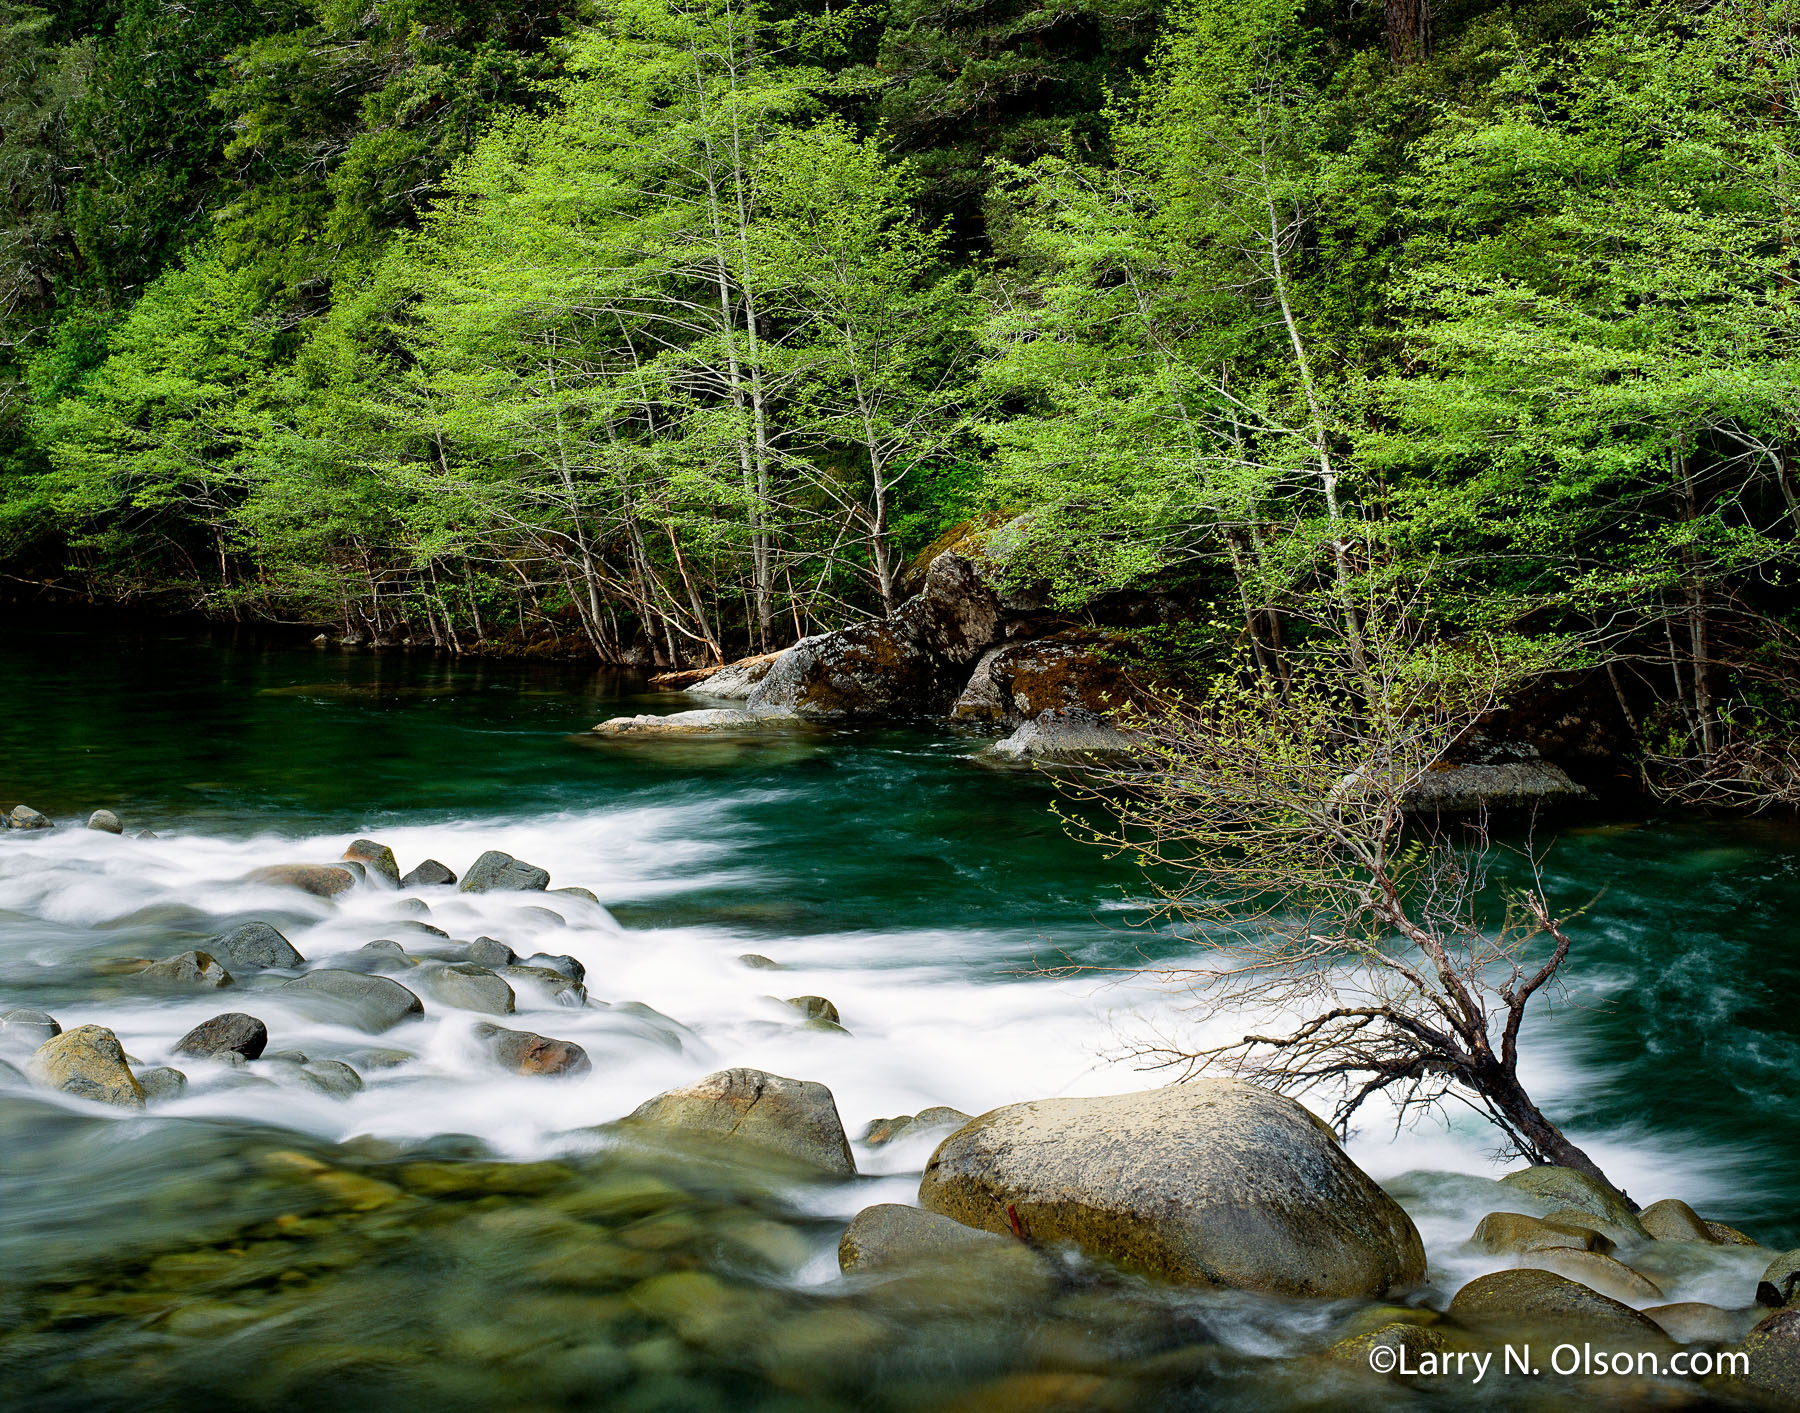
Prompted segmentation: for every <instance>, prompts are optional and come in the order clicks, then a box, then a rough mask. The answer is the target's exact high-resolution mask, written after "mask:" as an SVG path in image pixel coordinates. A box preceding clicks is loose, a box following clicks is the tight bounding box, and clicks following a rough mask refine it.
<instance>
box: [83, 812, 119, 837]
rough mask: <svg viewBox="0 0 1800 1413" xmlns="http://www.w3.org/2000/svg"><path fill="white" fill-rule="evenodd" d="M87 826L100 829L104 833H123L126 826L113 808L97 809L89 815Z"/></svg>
mask: <svg viewBox="0 0 1800 1413" xmlns="http://www.w3.org/2000/svg"><path fill="white" fill-rule="evenodd" d="M87 827H88V828H89V829H98V830H99V831H100V832H101V833H102V834H123V833H124V832H125V826H124V825H123V824H121V823H120V822H119V817H118V815H116V814H114V813H113V812H112V811H111V810H95V811H94V812H93V813H92V814H90V815H89V816H88V822H87Z"/></svg>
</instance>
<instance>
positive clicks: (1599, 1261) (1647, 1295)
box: [1520, 1247, 1667, 1305]
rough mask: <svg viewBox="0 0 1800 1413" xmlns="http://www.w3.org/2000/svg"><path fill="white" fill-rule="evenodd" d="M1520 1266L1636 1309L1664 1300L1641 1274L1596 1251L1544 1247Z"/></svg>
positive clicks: (1659, 1289)
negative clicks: (1554, 1275)
mask: <svg viewBox="0 0 1800 1413" xmlns="http://www.w3.org/2000/svg"><path fill="white" fill-rule="evenodd" d="M1520 1264H1521V1265H1529V1266H1534V1267H1536V1268H1538V1269H1540V1270H1546V1271H1555V1272H1556V1273H1557V1274H1558V1275H1560V1276H1567V1277H1568V1278H1569V1279H1570V1280H1572V1281H1580V1282H1581V1284H1583V1285H1585V1286H1587V1287H1588V1288H1589V1289H1590V1290H1597V1291H1599V1292H1600V1293H1601V1294H1602V1295H1610V1296H1611V1297H1612V1298H1613V1299H1614V1300H1623V1301H1626V1302H1627V1303H1633V1304H1637V1305H1657V1304H1661V1303H1662V1301H1663V1300H1665V1299H1666V1298H1667V1297H1666V1296H1664V1294H1663V1291H1662V1287H1661V1286H1659V1285H1658V1284H1657V1283H1656V1282H1655V1281H1653V1280H1651V1279H1650V1278H1649V1277H1648V1276H1646V1275H1644V1274H1643V1273H1642V1272H1641V1271H1634V1270H1633V1269H1632V1268H1631V1267H1630V1266H1627V1265H1626V1264H1625V1263H1624V1262H1623V1261H1619V1260H1616V1259H1614V1258H1613V1257H1611V1256H1607V1255H1604V1254H1602V1253H1601V1252H1598V1251H1577V1250H1575V1249H1573V1248H1569V1247H1560V1248H1559V1247H1546V1248H1543V1249H1540V1250H1537V1251H1534V1252H1532V1253H1531V1255H1530V1256H1529V1257H1526V1258H1523V1259H1522V1260H1521V1262H1520Z"/></svg>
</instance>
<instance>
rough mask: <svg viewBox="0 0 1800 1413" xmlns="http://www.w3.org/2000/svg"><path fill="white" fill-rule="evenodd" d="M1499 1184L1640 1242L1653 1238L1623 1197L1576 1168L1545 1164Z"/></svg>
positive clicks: (1523, 1170)
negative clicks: (1580, 1214)
mask: <svg viewBox="0 0 1800 1413" xmlns="http://www.w3.org/2000/svg"><path fill="white" fill-rule="evenodd" d="M1500 1181H1501V1182H1502V1183H1503V1184H1504V1185H1505V1186H1507V1187H1512V1188H1517V1189H1518V1190H1519V1191H1520V1192H1529V1193H1530V1194H1531V1195H1532V1196H1534V1197H1538V1198H1542V1199H1543V1200H1544V1201H1546V1202H1549V1203H1553V1204H1555V1205H1556V1206H1558V1207H1573V1208H1575V1209H1576V1210H1577V1211H1582V1212H1587V1213H1590V1214H1591V1215H1593V1216H1596V1217H1599V1218H1601V1219H1602V1220H1603V1221H1607V1222H1611V1223H1612V1224H1613V1225H1614V1226H1618V1227H1623V1228H1624V1229H1625V1230H1626V1231H1628V1232H1630V1233H1631V1234H1632V1235H1633V1236H1635V1237H1637V1238H1638V1239H1639V1240H1644V1239H1647V1238H1648V1237H1649V1235H1650V1233H1649V1232H1647V1231H1645V1230H1644V1224H1643V1223H1642V1222H1641V1221H1639V1220H1638V1215H1637V1213H1636V1212H1634V1211H1633V1210H1632V1208H1631V1203H1630V1202H1629V1201H1627V1200H1626V1198H1625V1194H1624V1193H1622V1192H1620V1191H1619V1190H1618V1189H1617V1188H1615V1187H1612V1186H1610V1185H1608V1184H1607V1183H1604V1182H1602V1181H1600V1180H1599V1179H1598V1178H1592V1177H1589V1176H1588V1175H1587V1174H1586V1173H1578V1172H1576V1171H1575V1170H1574V1169H1573V1168H1559V1167H1557V1166H1555V1165H1554V1164H1549V1163H1544V1164H1539V1165H1536V1166H1534V1167H1529V1168H1520V1169H1519V1170H1518V1171H1517V1172H1513V1173H1508V1174H1507V1175H1506V1176H1505V1177H1503V1178H1501V1179H1500Z"/></svg>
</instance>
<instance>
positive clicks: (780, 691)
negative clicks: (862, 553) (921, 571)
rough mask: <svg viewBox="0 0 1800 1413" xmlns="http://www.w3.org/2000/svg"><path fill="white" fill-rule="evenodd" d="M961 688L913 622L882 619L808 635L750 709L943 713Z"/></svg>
mask: <svg viewBox="0 0 1800 1413" xmlns="http://www.w3.org/2000/svg"><path fill="white" fill-rule="evenodd" d="M960 687H961V682H960V680H959V678H958V676H957V675H956V674H954V673H952V672H951V671H950V668H949V664H947V663H946V662H945V661H944V660H943V659H941V658H939V657H937V656H936V655H935V654H933V652H932V651H931V649H930V648H929V647H928V646H927V645H926V643H925V642H924V641H923V640H922V639H921V638H920V637H919V635H918V633H917V632H916V631H915V630H914V628H913V626H912V624H911V623H910V621H902V620H899V619H892V618H890V619H880V620H877V621H875V622H871V623H856V624H852V625H851V626H850V627H848V628H840V629H838V630H837V631H836V632H835V633H821V634H818V635H816V636H814V637H811V638H802V639H801V640H800V641H799V642H797V643H795V644H794V646H793V647H791V648H789V649H788V650H787V651H786V652H784V653H782V654H781V656H780V657H779V658H777V659H776V661H775V665H774V666H773V667H771V668H770V669H769V673H768V675H767V676H766V677H764V678H763V680H762V681H761V682H760V683H759V684H758V685H757V688H756V690H755V691H754V692H752V693H751V694H750V699H749V703H748V709H749V711H750V712H751V713H752V714H753V715H763V716H767V715H769V714H771V713H775V714H781V715H787V716H797V717H799V718H800V719H801V720H803V721H880V720H892V719H902V718H907V717H919V716H941V715H942V714H943V713H944V712H945V711H947V710H948V709H949V706H950V703H951V702H952V701H953V700H954V699H955V697H956V693H957V691H958V690H959V689H960Z"/></svg>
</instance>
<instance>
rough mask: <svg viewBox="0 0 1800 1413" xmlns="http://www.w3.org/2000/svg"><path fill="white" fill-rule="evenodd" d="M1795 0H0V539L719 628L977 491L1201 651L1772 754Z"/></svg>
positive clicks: (269, 612)
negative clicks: (1411, 639) (1357, 668)
mask: <svg viewBox="0 0 1800 1413" xmlns="http://www.w3.org/2000/svg"><path fill="white" fill-rule="evenodd" d="M1797 21H1800V11H1797V10H1796V8H1795V6H1794V4H1793V3H1792V0H1774V3H1763V2H1762V0H1759V2H1758V3H1754V4H1753V3H1750V2H1749V0H1717V3H1697V2H1695V0H1587V3H1574V0H1543V3H1540V4H1538V5H1535V6H1532V5H1518V6H1509V5H1504V4H1481V3H1463V4H1459V5H1451V6H1447V7H1437V8H1431V7H1424V6H1420V5H1418V4H1416V3H1407V0H1390V3H1389V4H1387V5H1386V6H1385V7H1384V8H1383V9H1382V10H1381V11H1380V12H1376V11H1374V10H1372V9H1370V8H1368V7H1346V6H1336V7H1321V6H1308V5H1303V4H1300V3H1298V0H1242V3H1237V4H1232V5H1224V4H1221V3H1218V0H1183V3H1182V4H1180V5H1175V6H1163V5H1161V4H1160V3H1151V0H1083V2H1082V3H1080V4H1077V5H1074V6H1067V7H1060V8H1054V9H1052V8H1049V7H1045V6H1042V5H1040V4H1037V3H1035V0H1009V3H1008V4H1006V5H998V6H996V5H981V6H975V5H968V4H926V3H923V0H918V2H917V3H894V4H892V5H891V6H889V7H886V8H879V7H876V8H858V7H852V8H851V9H848V10H842V9H831V8H828V7H825V6H822V5H812V4H807V3H801V4H797V5H796V4H786V5H781V6H769V7H763V8H758V7H756V6H754V5H752V4H748V3H745V0H560V2H559V0H535V3H528V4H507V5H501V4H497V3H493V0H374V3H372V4H371V3H359V4H357V5H350V4H347V3H342V0H265V2H264V3H262V4H260V5H256V6H246V7H238V6H213V5H200V6H183V5H174V4H170V3H166V0H91V3H87V4H85V5H69V6H63V7H60V8H59V9H58V10H57V11H56V12H55V13H54V14H52V13H50V12H47V11H45V10H42V9H39V8H36V7H33V6H30V5H27V4H23V3H19V0H0V35H3V36H4V44H5V51H6V54H7V59H6V63H5V72H4V76H3V81H0V183H3V185H0V190H3V192H4V197H5V227H4V232H3V234H0V243H3V252H4V257H5V258H4V265H3V267H0V399H3V406H0V478H3V479H0V572H5V573H6V574H7V575H8V576H9V577H10V578H11V579H12V580H14V581H15V582H30V583H32V584H37V585H40V586H42V588H41V592H43V593H59V592H60V593H67V592H76V593H80V594H83V595H88V596H93V597H102V598H108V599H113V600H150V601H153V602H155V603H158V604H163V605H177V604H179V605H183V606H195V605H198V606H201V607H203V608H204V609H205V610H207V611H208V612H212V613H215V614H221V615H236V616H246V617H263V618H281V619H289V620H300V621H317V622H331V623H336V624H339V625H342V626H343V628H345V629H346V630H349V631H354V632H358V633H362V634H366V635H368V636H371V637H374V638H377V639H380V638H399V637H402V636H408V635H410V636H411V637H413V638H415V639H420V640H426V641H431V642H434V643H438V644H440V645H443V646H448V647H454V648H456V649H458V650H467V649H471V648H474V647H476V646H479V645H488V646H492V645H495V644H498V643H502V642H507V643H511V644H513V645H514V646H522V645H525V644H528V643H539V642H545V643H555V644H558V645H561V646H563V647H565V648H574V647H581V648H582V649H584V650H588V651H592V652H594V653H596V654H598V655H600V656H602V657H605V658H609V659H614V660H644V659H646V658H648V659H651V660H654V661H658V662H677V661H706V660H715V659H718V658H721V657H726V656H730V655H733V654H735V653H738V652H741V651H744V650H760V649H765V648H770V647H776V646H780V645H781V644H782V643H785V642H787V641H789V640H791V639H792V638H793V637H794V636H795V635H796V634H799V633H804V632H808V631H813V630H815V629H817V628H819V627H822V626H832V625H835V624H837V623H840V622H842V621H845V620H846V619H847V618H849V617H853V616H855V615H857V614H861V613H867V612H871V611H880V610H882V609H884V608H889V607H892V606H893V605H894V604H895V603H896V602H897V601H898V599H899V598H900V597H903V595H904V568H905V564H906V562H907V560H908V558H909V557H910V556H911V555H913V554H915V553H917V552H918V551H919V550H920V549H921V548H922V547H923V546H925V545H926V544H927V543H929V542H931V541H932V540H933V539H934V538H935V537H937V536H938V535H940V534H941V533H942V532H944V531H946V530H947V529H950V528H951V527H952V526H954V525H956V524H958V523H960V522H965V521H969V520H973V521H974V522H975V523H977V524H985V525H998V524H1000V523H1002V522H1005V521H1010V522H1011V529H1010V530H1009V533H1008V535H1007V536H1006V540H1007V543H1008V545H1009V547H1010V563H1011V572H1012V573H1014V574H1018V575H1029V576H1032V577H1036V578H1041V579H1043V580H1047V581H1049V583H1050V584H1051V585H1052V586H1053V589H1054V593H1055V597H1056V602H1057V603H1058V604H1060V605H1061V606H1062V607H1063V608H1064V609H1066V610H1067V611H1068V612H1070V613H1071V614H1077V615H1078V614H1080V613H1082V612H1084V611H1086V610H1087V609H1088V608H1089V607H1090V606H1091V605H1094V604H1096V603H1098V602H1101V601H1103V600H1104V599H1106V597H1107V596H1113V597H1114V598H1116V597H1117V596H1118V595H1120V594H1126V595H1129V594H1133V593H1139V594H1141V593H1143V592H1144V591H1146V590H1147V589H1149V588H1151V587H1154V588H1155V589H1156V591H1157V592H1158V593H1159V594H1162V595H1164V596H1165V597H1170V596H1172V597H1173V599H1174V600H1176V601H1178V602H1179V603H1180V604H1181V605H1183V614H1182V615H1181V617H1182V618H1183V621H1184V622H1185V624H1186V626H1185V628H1183V629H1182V630H1181V631H1180V632H1179V633H1177V634H1174V635H1173V636H1166V637H1165V639H1164V641H1163V643H1162V647H1163V649H1164V650H1165V651H1168V652H1172V653H1174V654H1176V655H1177V656H1182V657H1185V658H1187V659H1188V660H1190V661H1191V660H1196V659H1204V658H1206V657H1207V656H1208V655H1220V656H1223V655H1227V654H1230V653H1232V652H1234V651H1235V650H1236V649H1237V648H1244V649H1247V650H1249V651H1251V652H1253V653H1254V654H1255V655H1256V656H1257V657H1258V658H1259V659H1260V660H1261V661H1262V662H1263V664H1264V666H1265V667H1266V668H1267V669H1268V670H1269V671H1271V672H1273V673H1276V674H1278V675H1279V674H1280V673H1281V672H1282V670H1283V668H1282V664H1283V662H1284V661H1286V660H1288V658H1289V656H1290V655H1291V654H1292V653H1294V652H1296V651H1303V650H1304V645H1305V644H1306V642H1307V641H1308V640H1309V637H1310V636H1312V635H1316V634H1318V633H1320V632H1328V633H1330V634H1332V635H1333V636H1334V637H1335V638H1337V639H1339V640H1340V641H1342V642H1347V643H1348V644H1349V645H1350V648H1351V651H1352V654H1353V655H1354V652H1355V649H1356V644H1357V641H1358V638H1359V635H1360V634H1361V632H1362V624H1363V623H1364V622H1365V621H1366V619H1367V616H1368V615H1369V614H1370V613H1371V612H1379V613H1381V614H1391V613H1393V612H1395V611H1399V612H1401V613H1403V614H1404V615H1405V616H1408V617H1410V618H1411V619H1413V620H1415V621H1416V622H1417V623H1418V624H1421V625H1424V626H1426V627H1427V628H1428V629H1429V630H1430V632H1432V633H1433V634H1435V635H1437V636H1439V637H1455V636H1458V635H1462V634H1466V633H1470V632H1486V633H1504V634H1507V635H1511V637H1512V638H1513V639H1514V640H1517V641H1531V642H1534V643H1535V644H1536V645H1537V648H1538V650H1539V651H1540V652H1541V653H1545V654H1546V655H1548V656H1549V657H1551V658H1554V657H1555V656H1556V655H1557V654H1558V653H1560V654H1561V661H1563V662H1564V664H1565V665H1569V666H1584V667H1585V668H1587V669H1588V670H1589V671H1590V672H1591V673H1592V674H1593V675H1594V678H1595V680H1596V681H1600V682H1603V683H1605V684H1606V689H1607V691H1608V692H1609V693H1610V695H1611V697H1612V698H1613V699H1615V700H1616V704H1617V709H1618V711H1619V713H1620V714H1621V715H1622V717H1623V718H1624V719H1625V720H1626V721H1627V722H1629V723H1630V725H1631V727H1632V728H1633V729H1634V730H1635V731H1636V732H1637V734H1638V736H1639V739H1640V741H1641V743H1642V745H1643V747H1644V749H1645V750H1646V751H1648V752H1649V753H1650V754H1651V755H1652V756H1653V757H1654V758H1655V759H1657V760H1659V761H1661V762H1662V763H1663V765H1664V767H1665V768H1666V770H1667V771H1668V772H1672V773H1673V774H1674V775H1675V776H1680V777H1683V778H1691V779H1694V780H1703V779H1705V780H1716V781H1735V782H1740V783H1742V782H1754V781H1756V780H1765V781H1766V780H1770V779H1774V778H1777V777H1779V776H1781V774H1782V772H1783V770H1785V769H1788V768H1789V767H1788V766H1787V764H1786V762H1787V760H1788V759H1789V758H1788V756H1787V755H1786V750H1787V748H1786V745H1785V739H1786V727H1787V723H1788V722H1789V721H1790V720H1791V719H1792V718H1793V716H1794V714H1795V711H1794V708H1795V693H1796V687H1797V683H1800V673H1796V670H1795V668H1796V662H1797V660H1800V658H1797V655H1796V651H1795V649H1796V640H1795V633H1796V630H1797V629H1800V621H1797V615H1796V610H1795V606H1794V600H1793V583H1794V573H1795V569H1796V554H1795V547H1796V536H1797V533H1800V480H1797V475H1800V471H1797V469H1796V465H1795V458H1796V453H1797V450H1800V446H1797V440H1800V438H1797V418H1800V394H1797V393H1796V391H1795V389H1796V388H1797V387H1800V377H1797V376H1796V373H1797V371H1800V370H1797V368H1796V359H1797V356H1800V349H1796V346H1795V332H1796V322H1795V300H1796V297H1797V296H1796V288H1797V286H1796V280H1797V278H1800V270H1797V269H1796V263H1795V262H1796V260H1797V259H1800V252H1797V251H1796V247H1795V240H1796V224H1795V223H1796V220H1797V219H1800V216H1797V215H1796V203H1797V202H1800V190H1797V189H1796V176H1795V171H1796V167H1795V154H1794V151H1793V148H1794V144H1795V139H1796V136H1797V134H1800V44H1797V36H1800V29H1797V27H1796V26H1797ZM1377 605H1379V607H1376V606H1377ZM1396 605H1398V606H1399V608H1398V609H1396Z"/></svg>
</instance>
